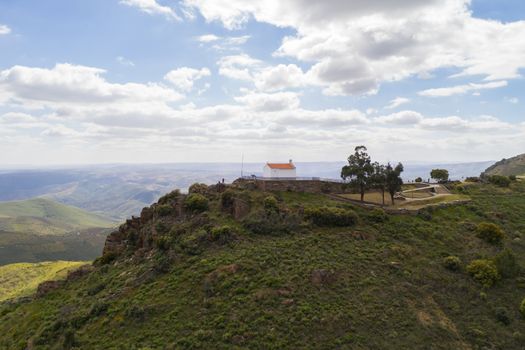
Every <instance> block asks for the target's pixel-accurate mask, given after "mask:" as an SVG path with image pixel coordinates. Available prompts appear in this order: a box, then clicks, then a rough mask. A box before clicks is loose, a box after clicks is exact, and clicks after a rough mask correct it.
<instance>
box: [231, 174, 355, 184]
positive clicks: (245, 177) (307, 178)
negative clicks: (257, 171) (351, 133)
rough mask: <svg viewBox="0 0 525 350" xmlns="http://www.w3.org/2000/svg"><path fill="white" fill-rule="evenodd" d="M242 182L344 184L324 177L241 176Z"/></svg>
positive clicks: (340, 180) (339, 180)
mask: <svg viewBox="0 0 525 350" xmlns="http://www.w3.org/2000/svg"><path fill="white" fill-rule="evenodd" d="M241 178H242V179H243V180H257V181H321V182H333V183H346V182H347V181H344V180H342V179H329V178H324V177H315V176H314V177H304V176H302V177H263V176H256V175H250V176H242V177H241Z"/></svg>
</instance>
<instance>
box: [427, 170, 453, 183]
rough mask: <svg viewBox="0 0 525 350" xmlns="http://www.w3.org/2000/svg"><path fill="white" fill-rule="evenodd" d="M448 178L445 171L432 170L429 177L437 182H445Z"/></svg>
mask: <svg viewBox="0 0 525 350" xmlns="http://www.w3.org/2000/svg"><path fill="white" fill-rule="evenodd" d="M448 176H449V175H448V170H446V169H432V171H431V172H430V177H431V178H433V179H434V180H437V181H438V182H447V181H448Z"/></svg>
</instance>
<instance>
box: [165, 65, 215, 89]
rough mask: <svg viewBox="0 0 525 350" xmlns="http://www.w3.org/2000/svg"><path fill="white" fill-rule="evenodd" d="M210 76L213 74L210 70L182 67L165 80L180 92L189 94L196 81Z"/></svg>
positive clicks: (169, 74)
mask: <svg viewBox="0 0 525 350" xmlns="http://www.w3.org/2000/svg"><path fill="white" fill-rule="evenodd" d="M210 75H211V72H210V70H209V69H208V68H201V69H194V68H189V67H181V68H177V69H175V70H172V71H171V72H169V73H168V74H166V75H165V76H164V79H166V80H167V81H169V82H170V83H171V84H173V85H174V86H175V87H176V88H177V89H178V90H181V91H184V92H188V91H191V89H193V84H194V82H195V81H196V80H199V79H202V78H204V77H208V76H210Z"/></svg>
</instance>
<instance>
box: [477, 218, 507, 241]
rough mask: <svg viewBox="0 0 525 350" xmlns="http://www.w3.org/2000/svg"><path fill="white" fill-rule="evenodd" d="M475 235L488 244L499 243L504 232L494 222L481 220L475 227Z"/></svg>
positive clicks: (503, 236)
mask: <svg viewBox="0 0 525 350" xmlns="http://www.w3.org/2000/svg"><path fill="white" fill-rule="evenodd" d="M476 231H477V236H478V237H479V238H481V239H482V240H484V241H486V242H488V243H490V244H500V243H501V242H502V241H503V238H505V233H504V232H503V230H502V229H501V228H500V227H499V226H498V225H496V224H493V223H490V222H482V223H481V224H479V225H478V227H477V228H476Z"/></svg>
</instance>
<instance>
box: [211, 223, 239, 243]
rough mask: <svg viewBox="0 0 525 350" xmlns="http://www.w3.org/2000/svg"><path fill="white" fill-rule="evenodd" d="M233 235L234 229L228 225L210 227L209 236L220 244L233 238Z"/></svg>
mask: <svg viewBox="0 0 525 350" xmlns="http://www.w3.org/2000/svg"><path fill="white" fill-rule="evenodd" d="M234 237H235V230H234V229H233V228H232V227H231V226H228V225H224V226H220V227H214V228H212V229H211V232H210V238H211V240H212V241H214V242H218V243H220V244H226V243H229V242H231V241H232V240H233V238H234Z"/></svg>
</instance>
